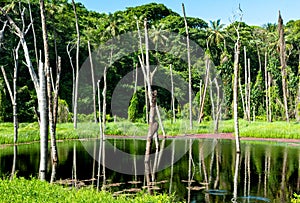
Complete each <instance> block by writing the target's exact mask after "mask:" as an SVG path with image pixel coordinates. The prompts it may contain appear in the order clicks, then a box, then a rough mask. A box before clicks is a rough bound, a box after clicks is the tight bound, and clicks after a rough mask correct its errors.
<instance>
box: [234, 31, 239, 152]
mask: <svg viewBox="0 0 300 203" xmlns="http://www.w3.org/2000/svg"><path fill="white" fill-rule="evenodd" d="M238 29H239V28H236V32H237V35H238V38H237V40H236V43H235V46H234V82H233V114H234V132H235V142H236V152H237V153H240V152H241V150H240V138H239V137H240V132H239V118H238V76H239V55H240V41H239V39H240V36H239V30H238Z"/></svg>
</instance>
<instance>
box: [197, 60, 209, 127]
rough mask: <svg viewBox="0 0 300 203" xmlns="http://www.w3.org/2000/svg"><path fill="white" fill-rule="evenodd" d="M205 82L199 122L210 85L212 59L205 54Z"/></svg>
mask: <svg viewBox="0 0 300 203" xmlns="http://www.w3.org/2000/svg"><path fill="white" fill-rule="evenodd" d="M205 69H206V70H205V83H204V89H203V94H202V96H201V93H200V96H201V100H200V116H199V119H198V123H200V122H201V121H202V118H203V111H204V103H205V97H206V91H207V86H208V81H209V77H210V76H209V71H210V59H209V57H208V56H205Z"/></svg>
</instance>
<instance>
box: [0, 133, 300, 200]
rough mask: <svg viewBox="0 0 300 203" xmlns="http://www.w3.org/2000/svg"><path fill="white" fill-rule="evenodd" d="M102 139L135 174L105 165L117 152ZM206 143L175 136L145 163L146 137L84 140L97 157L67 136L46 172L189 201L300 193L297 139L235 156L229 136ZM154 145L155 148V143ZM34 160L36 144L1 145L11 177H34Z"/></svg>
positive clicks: (2, 165) (3, 171)
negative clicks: (166, 164) (123, 157)
mask: <svg viewBox="0 0 300 203" xmlns="http://www.w3.org/2000/svg"><path fill="white" fill-rule="evenodd" d="M172 141H174V139H172V140H169V139H166V140H165V141H164V143H162V142H163V141H161V143H160V144H161V148H166V147H168V146H170V143H171V142H172ZM105 142H109V143H111V144H112V146H116V147H117V148H118V149H120V150H124V151H126V152H127V153H130V154H132V157H131V159H132V162H130V163H132V165H131V166H129V165H128V162H126V160H118V162H119V164H120V165H126V164H127V166H126V167H128V168H131V169H132V171H135V172H134V173H133V175H124V174H120V173H118V172H115V171H112V170H110V169H109V168H107V167H105V164H107V163H108V162H110V161H116V160H114V159H113V157H114V156H115V153H117V151H118V150H115V149H113V148H107V145H105V144H104V143H105ZM209 142H211V143H212V144H213V143H214V142H216V145H215V146H216V147H215V148H214V151H213V153H210V154H207V153H206V151H207V149H206V146H207V140H206V141H205V142H204V140H195V141H193V140H189V139H181V140H176V141H175V143H176V144H174V145H172V146H171V147H170V148H169V150H166V151H164V152H163V153H160V151H157V152H156V153H154V156H153V157H152V158H151V159H150V162H149V165H148V166H147V165H146V164H145V163H144V160H140V157H139V156H140V155H142V154H144V153H145V144H146V142H145V140H138V139H131V140H124V139H106V140H105V141H101V140H91V141H86V142H85V143H84V144H85V145H88V146H90V149H91V152H92V154H97V156H96V160H94V159H93V158H92V156H90V154H89V153H88V152H87V151H86V150H85V148H84V147H83V145H82V143H81V142H80V141H66V142H62V143H58V153H59V154H58V155H59V159H60V162H59V163H58V165H57V166H56V167H53V166H52V164H51V162H49V163H48V173H47V177H48V180H49V181H50V179H51V180H52V181H55V179H54V175H55V174H56V180H63V181H65V182H64V183H69V184H70V186H71V185H72V183H73V184H76V185H77V186H78V185H83V184H85V185H88V184H95V187H97V188H99V189H108V190H109V191H111V192H115V194H116V195H118V194H120V193H130V194H134V193H135V192H137V191H140V190H141V189H142V188H143V186H146V187H145V188H146V190H148V189H149V188H150V189H151V190H152V191H153V190H154V189H159V191H158V192H164V193H169V194H173V193H175V195H176V196H177V197H178V199H179V200H183V199H185V200H186V201H187V202H230V201H231V200H232V198H234V200H236V201H238V202H251V201H255V202H268V201H272V202H274V201H275V202H289V200H290V198H291V197H292V194H293V193H294V192H296V193H299V185H300V149H299V146H297V145H296V144H294V145H291V144H288V143H268V142H243V143H242V149H243V151H242V153H241V154H240V155H239V156H240V157H238V155H236V153H235V152H234V149H235V148H234V142H233V141H230V140H213V139H211V140H210V141H209ZM163 145H164V146H163ZM152 150H153V151H154V152H155V148H153V149H152ZM178 150H182V151H185V150H187V153H186V154H185V156H183V157H182V158H181V159H179V160H178V161H177V162H176V163H175V164H174V165H172V166H170V167H168V168H165V169H164V170H161V171H157V168H158V167H160V166H161V165H162V164H164V161H162V160H166V159H168V160H169V161H170V162H174V161H175V160H176V159H177V158H178V157H176V154H177V152H178ZM49 156H50V154H49ZM101 157H102V158H101ZM38 161H39V145H38V144H30V145H18V146H6V147H2V148H1V149H0V175H1V176H2V177H3V176H6V177H13V176H12V174H14V173H15V172H16V173H17V175H18V176H24V177H27V178H29V177H30V176H31V175H33V176H37V174H38V168H39V163H38ZM99 163H100V164H99ZM140 163H142V169H143V170H145V173H144V174H138V173H137V171H139V170H141V165H140ZM236 174H237V176H236ZM147 176H148V177H147ZM74 180H77V181H74ZM234 180H236V181H234ZM95 181H96V182H95ZM79 183H80V184H79ZM74 186H75V185H74ZM147 186H151V187H147ZM120 191H121V192H120ZM152 191H149V192H152Z"/></svg>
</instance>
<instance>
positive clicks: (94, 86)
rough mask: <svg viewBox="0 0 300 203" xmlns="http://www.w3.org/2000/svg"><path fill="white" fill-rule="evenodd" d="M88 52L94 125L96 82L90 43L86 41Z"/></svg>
mask: <svg viewBox="0 0 300 203" xmlns="http://www.w3.org/2000/svg"><path fill="white" fill-rule="evenodd" d="M88 50H89V59H90V65H91V74H92V84H93V105H94V120H95V123H97V105H96V81H95V74H94V64H93V58H92V52H91V44H90V41H88Z"/></svg>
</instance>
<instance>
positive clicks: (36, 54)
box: [28, 0, 39, 67]
mask: <svg viewBox="0 0 300 203" xmlns="http://www.w3.org/2000/svg"><path fill="white" fill-rule="evenodd" d="M28 8H29V16H30V22H31V26H32V27H31V28H32V33H33V44H34V53H35V60H36V65H37V67H39V57H38V51H37V46H36V35H35V29H34V23H33V18H32V13H31V6H30V0H28Z"/></svg>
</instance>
